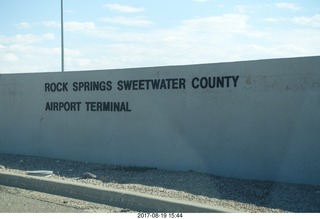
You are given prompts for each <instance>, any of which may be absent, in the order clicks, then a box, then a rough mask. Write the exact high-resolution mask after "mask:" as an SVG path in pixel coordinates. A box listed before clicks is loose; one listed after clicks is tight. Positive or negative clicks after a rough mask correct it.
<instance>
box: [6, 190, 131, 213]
mask: <svg viewBox="0 0 320 219" xmlns="http://www.w3.org/2000/svg"><path fill="white" fill-rule="evenodd" d="M80 212H86V213H93V212H99V213H118V212H131V211H129V210H128V209H122V208H117V207H113V206H108V205H103V204H96V203H91V202H86V201H82V200H77V199H72V198H66V197H62V196H57V195H50V194H46V193H40V192H35V191H30V190H25V189H19V188H14V187H7V186H2V185H0V213H80Z"/></svg>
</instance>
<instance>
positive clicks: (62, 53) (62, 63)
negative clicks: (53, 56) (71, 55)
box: [61, 0, 64, 72]
mask: <svg viewBox="0 0 320 219" xmlns="http://www.w3.org/2000/svg"><path fill="white" fill-rule="evenodd" d="M61 72H64V42H63V0H61Z"/></svg>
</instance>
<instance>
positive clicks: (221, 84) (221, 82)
mask: <svg viewBox="0 0 320 219" xmlns="http://www.w3.org/2000/svg"><path fill="white" fill-rule="evenodd" d="M217 87H224V77H217Z"/></svg>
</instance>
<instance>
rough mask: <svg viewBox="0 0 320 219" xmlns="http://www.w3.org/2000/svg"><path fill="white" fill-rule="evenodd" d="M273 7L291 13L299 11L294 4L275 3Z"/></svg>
mask: <svg viewBox="0 0 320 219" xmlns="http://www.w3.org/2000/svg"><path fill="white" fill-rule="evenodd" d="M275 6H276V7H277V8H280V9H287V10H290V11H292V12H295V11H299V10H300V9H301V7H300V6H299V5H298V4H295V3H285V2H280V3H276V4H275Z"/></svg>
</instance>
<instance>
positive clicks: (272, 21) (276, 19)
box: [263, 17, 289, 23]
mask: <svg viewBox="0 0 320 219" xmlns="http://www.w3.org/2000/svg"><path fill="white" fill-rule="evenodd" d="M263 20H264V21H266V22H271V23H278V22H283V21H288V20H289V19H288V18H282V17H279V18H272V17H270V18H265V19H263Z"/></svg>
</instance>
